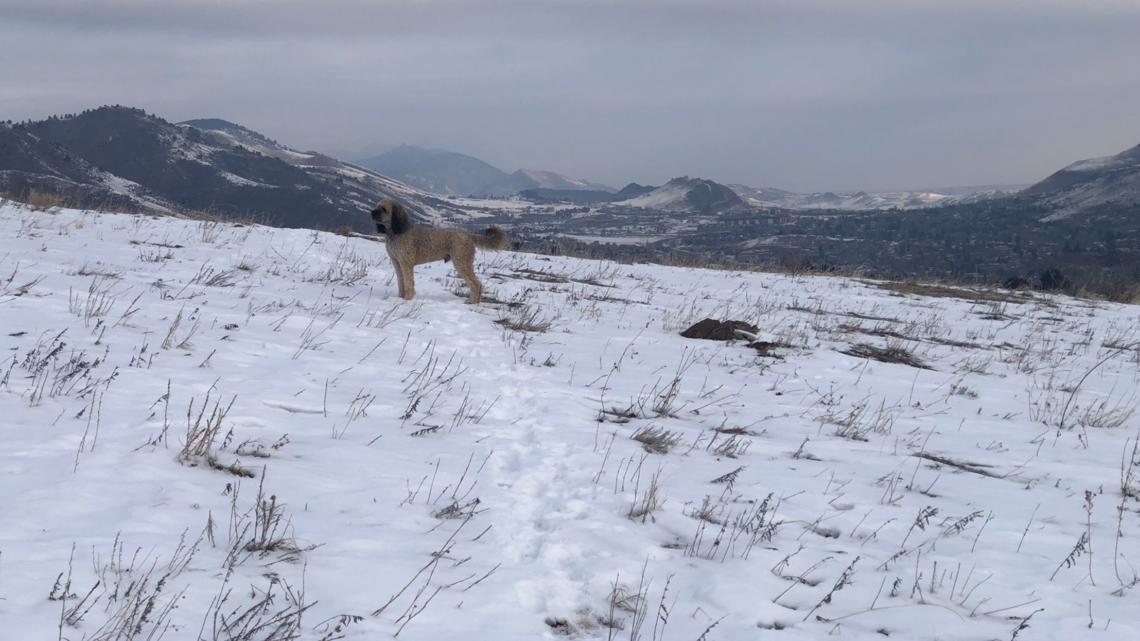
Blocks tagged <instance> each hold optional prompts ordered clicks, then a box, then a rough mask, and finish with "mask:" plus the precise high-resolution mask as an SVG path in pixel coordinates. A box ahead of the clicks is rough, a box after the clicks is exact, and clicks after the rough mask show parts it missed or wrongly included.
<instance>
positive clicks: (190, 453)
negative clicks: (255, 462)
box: [177, 388, 253, 478]
mask: <svg viewBox="0 0 1140 641" xmlns="http://www.w3.org/2000/svg"><path fill="white" fill-rule="evenodd" d="M212 392H213V388H211V389H210V390H207V392H206V398H205V399H204V400H203V401H202V405H201V406H200V407H199V408H198V413H197V414H194V399H191V400H190V405H189V406H188V407H187V408H186V437H185V440H184V441H183V442H182V449H181V450H180V451H179V452H178V457H177V458H178V462H179V463H182V464H183V465H190V466H197V465H202V464H205V465H206V466H207V467H210V468H213V469H215V470H221V471H225V472H229V473H231V474H234V475H236V476H244V477H250V478H252V477H253V472H251V471H249V470H247V469H245V468H243V467H241V465H239V464H238V463H236V462H235V463H231V464H224V463H222V462H221V460H220V459H219V458H218V450H219V449H220V447H219V445H218V437H219V436H221V435H222V423H223V421H225V419H226V414H228V413H229V411H230V408H232V407H233V405H234V401H236V400H237V396H236V395H235V396H233V397H231V398H230V402H229V403H228V404H226V405H225V406H224V407H223V406H222V401H221V400H220V399H219V400H215V401H214V405H213V407H212V408H210V395H211V393H212ZM207 409H209V414H207V413H206V411H207ZM226 440H228V435H227V439H226Z"/></svg>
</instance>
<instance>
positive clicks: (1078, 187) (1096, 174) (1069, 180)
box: [1020, 145, 1140, 215]
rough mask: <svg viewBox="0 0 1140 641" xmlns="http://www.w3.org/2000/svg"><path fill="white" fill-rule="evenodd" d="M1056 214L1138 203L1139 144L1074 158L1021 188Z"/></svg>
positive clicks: (1139, 193) (1139, 176)
mask: <svg viewBox="0 0 1140 641" xmlns="http://www.w3.org/2000/svg"><path fill="white" fill-rule="evenodd" d="M1020 196H1022V197H1024V198H1029V199H1032V200H1034V201H1036V202H1038V203H1041V204H1044V205H1048V206H1052V207H1055V208H1057V209H1058V210H1059V211H1058V212H1057V214H1056V215H1069V214H1072V213H1074V212H1076V211H1080V210H1083V209H1089V208H1093V207H1099V206H1101V205H1127V206H1132V205H1138V204H1140V145H1137V146H1135V147H1133V148H1131V149H1129V150H1127V151H1123V152H1121V153H1119V154H1116V155H1115V156H1107V157H1104V158H1091V159H1089V160H1081V161H1079V162H1075V163H1073V164H1071V165H1069V166H1067V167H1065V168H1064V169H1061V170H1060V171H1058V172H1056V173H1054V174H1052V175H1050V176H1049V177H1047V178H1045V179H1044V180H1042V181H1041V182H1038V183H1036V184H1034V185H1032V186H1030V187H1028V188H1026V189H1025V190H1024V191H1022V192H1021V194H1020Z"/></svg>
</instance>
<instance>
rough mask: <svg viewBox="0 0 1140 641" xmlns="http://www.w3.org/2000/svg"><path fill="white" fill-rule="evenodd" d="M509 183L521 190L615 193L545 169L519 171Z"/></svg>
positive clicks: (591, 183) (604, 186) (596, 184)
mask: <svg viewBox="0 0 1140 641" xmlns="http://www.w3.org/2000/svg"><path fill="white" fill-rule="evenodd" d="M511 181H512V183H513V184H515V185H519V186H520V188H519V189H518V191H522V190H523V189H568V190H573V189H577V190H586V191H608V192H614V191H617V190H616V189H614V188H613V187H610V186H609V185H603V184H600V183H594V182H590V181H588V180H582V179H580V178H569V177H567V176H563V175H562V174H560V173H557V172H553V171H547V170H545V169H520V170H518V171H516V172H515V173H513V174H511Z"/></svg>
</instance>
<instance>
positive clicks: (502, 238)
mask: <svg viewBox="0 0 1140 641" xmlns="http://www.w3.org/2000/svg"><path fill="white" fill-rule="evenodd" d="M372 221H373V222H375V223H376V231H377V232H378V233H381V234H384V236H385V238H386V240H387V243H385V244H386V245H387V247H388V257H389V258H391V259H392V267H393V268H394V269H395V270H396V280H397V284H398V286H399V288H400V298H404V299H407V300H411V299H413V298H415V296H416V282H415V279H414V278H413V276H412V269H413V268H414V267H415V266H416V265H419V264H422V263H431V262H435V261H437V260H444V261H446V260H451V261H454V263H455V271H456V272H457V273H458V274H459V275H460V276H461V277H462V278H463V280H465V281H467V288H468V289H469V290H470V292H471V293H470V295H469V296H468V297H467V302H468V303H472V304H475V303H478V302H479V301H480V300H482V298H483V285H482V283H480V282H479V279H478V278H476V277H475V268H474V267H473V265H472V263H473V262H474V260H475V248H476V247H478V248H480V249H493V250H497V249H503V248H504V247H506V246H507V235H506V234H505V233H503V230H501V229H499V228H498V227H488V228H487V231H485V232H483V234H482V235H477V234H470V233H468V232H465V231H463V230H461V229H434V228H431V227H422V226H419V225H415V224H413V223H412V219H411V217H409V216H408V210H407V209H405V208H404V206H403V205H401V204H400V203H398V202H396V201H395V200H391V199H384V200H382V201H380V204H379V205H377V206H376V209H373V210H372Z"/></svg>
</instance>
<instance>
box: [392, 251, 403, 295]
mask: <svg viewBox="0 0 1140 641" xmlns="http://www.w3.org/2000/svg"><path fill="white" fill-rule="evenodd" d="M392 267H393V269H395V271H396V288H397V289H398V290H399V292H400V298H403V297H404V290H405V285H404V268H403V267H402V266H401V265H400V263H398V262H396V261H395V260H393V261H392Z"/></svg>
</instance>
